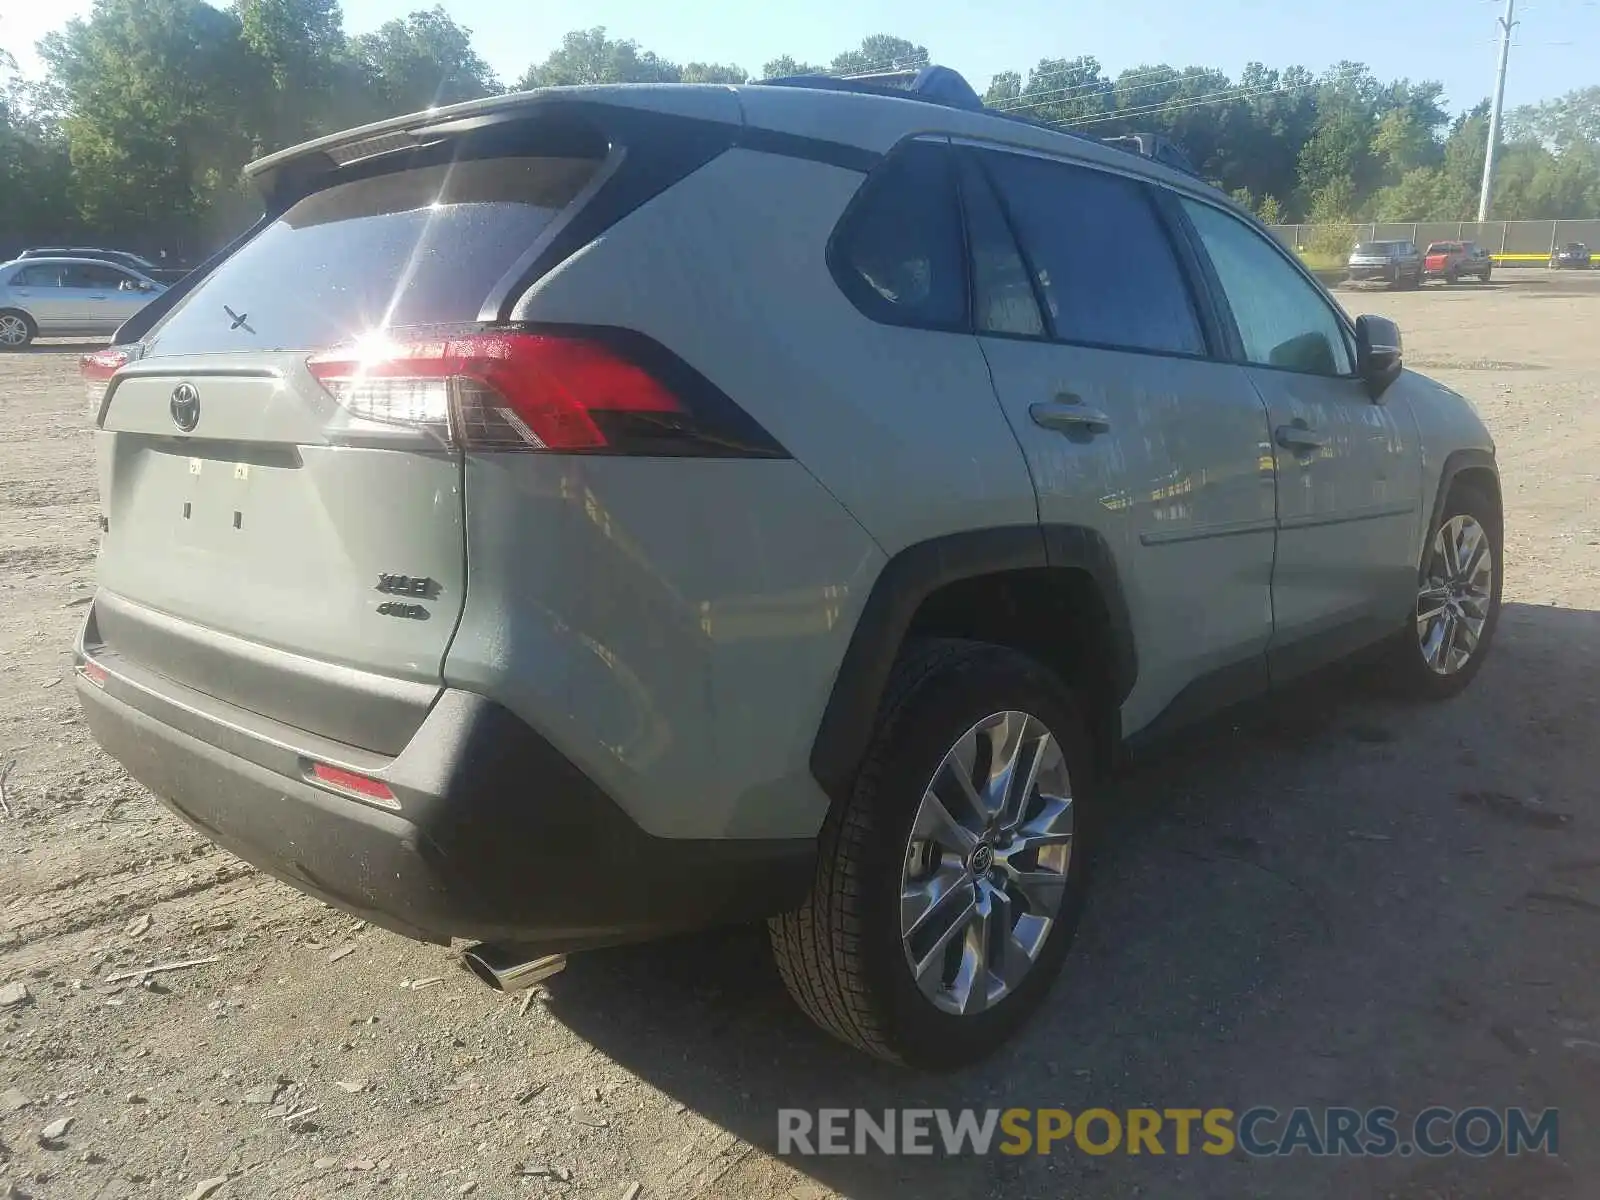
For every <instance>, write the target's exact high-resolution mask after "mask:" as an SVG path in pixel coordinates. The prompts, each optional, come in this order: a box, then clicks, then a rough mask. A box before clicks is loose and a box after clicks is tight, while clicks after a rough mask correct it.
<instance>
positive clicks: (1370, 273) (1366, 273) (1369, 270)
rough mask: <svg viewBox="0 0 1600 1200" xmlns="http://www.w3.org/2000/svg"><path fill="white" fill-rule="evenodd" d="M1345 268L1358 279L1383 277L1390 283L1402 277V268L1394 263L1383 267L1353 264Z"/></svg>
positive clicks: (1351, 275)
mask: <svg viewBox="0 0 1600 1200" xmlns="http://www.w3.org/2000/svg"><path fill="white" fill-rule="evenodd" d="M1345 270H1346V273H1347V274H1348V275H1349V277H1350V278H1351V279H1353V280H1356V281H1363V280H1374V279H1382V280H1386V281H1388V282H1389V283H1394V282H1395V281H1396V280H1398V279H1399V278H1400V268H1399V267H1396V266H1393V265H1389V266H1381V267H1375V266H1352V267H1347V268H1346V269H1345Z"/></svg>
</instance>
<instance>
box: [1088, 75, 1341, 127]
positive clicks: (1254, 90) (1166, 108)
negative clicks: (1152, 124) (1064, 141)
mask: <svg viewBox="0 0 1600 1200" xmlns="http://www.w3.org/2000/svg"><path fill="white" fill-rule="evenodd" d="M1315 86H1316V84H1311V83H1302V84H1292V85H1290V86H1288V87H1285V86H1283V85H1282V84H1272V85H1270V86H1262V87H1246V88H1231V89H1228V90H1226V91H1219V92H1213V93H1211V94H1210V95H1207V96H1196V97H1194V98H1193V99H1191V100H1186V101H1184V102H1183V103H1182V104H1147V105H1145V106H1144V107H1142V108H1124V109H1118V110H1117V111H1116V112H1110V113H1105V114H1103V115H1101V116H1096V117H1079V118H1077V119H1075V120H1071V121H1062V122H1058V123H1057V127H1058V128H1061V129H1076V128H1079V127H1080V126H1084V125H1103V124H1104V123H1105V122H1107V121H1120V120H1123V119H1125V118H1129V117H1143V116H1149V115H1151V114H1153V113H1169V112H1180V111H1182V110H1183V109H1186V108H1199V107H1201V106H1202V105H1206V104H1223V103H1226V102H1228V101H1231V100H1248V99H1250V98H1252V97H1254V96H1264V95H1267V94H1268V93H1278V94H1281V95H1289V94H1290V93H1293V92H1297V91H1302V90H1304V89H1306V88H1310V87H1315Z"/></svg>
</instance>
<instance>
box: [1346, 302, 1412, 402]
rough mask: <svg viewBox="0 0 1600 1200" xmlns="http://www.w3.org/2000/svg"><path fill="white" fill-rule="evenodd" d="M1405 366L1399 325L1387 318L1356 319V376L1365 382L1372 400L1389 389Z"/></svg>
mask: <svg viewBox="0 0 1600 1200" xmlns="http://www.w3.org/2000/svg"><path fill="white" fill-rule="evenodd" d="M1404 367H1405V355H1404V354H1403V353H1402V351H1401V345H1400V326H1398V325H1396V324H1395V323H1394V322H1393V321H1391V320H1389V318H1388V317H1357V318H1356V374H1358V375H1360V376H1361V378H1362V379H1364V380H1366V383H1367V392H1368V393H1369V394H1370V395H1371V396H1372V398H1373V399H1374V400H1376V399H1378V398H1379V397H1380V396H1382V395H1383V393H1384V392H1385V391H1386V390H1388V387H1389V385H1390V384H1391V383H1393V382H1394V381H1395V380H1396V379H1399V378H1400V372H1401V371H1402V370H1403V369H1404Z"/></svg>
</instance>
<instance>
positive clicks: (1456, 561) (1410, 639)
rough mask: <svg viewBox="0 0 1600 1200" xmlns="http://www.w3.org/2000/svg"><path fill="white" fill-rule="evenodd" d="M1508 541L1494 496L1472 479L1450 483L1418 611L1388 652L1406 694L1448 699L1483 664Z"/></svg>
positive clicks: (1392, 676) (1422, 574)
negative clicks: (1492, 498) (1459, 482)
mask: <svg viewBox="0 0 1600 1200" xmlns="http://www.w3.org/2000/svg"><path fill="white" fill-rule="evenodd" d="M1503 539H1504V527H1503V521H1502V517H1501V513H1500V510H1499V507H1498V506H1497V505H1496V504H1495V503H1494V502H1493V500H1491V499H1490V498H1489V497H1488V496H1486V495H1484V494H1483V493H1482V492H1481V491H1479V490H1478V489H1476V488H1474V487H1471V486H1470V485H1466V484H1458V485H1456V486H1455V487H1454V488H1452V489H1451V492H1450V495H1449V497H1448V498H1447V499H1446V500H1445V503H1444V511H1443V512H1442V513H1441V514H1440V517H1439V524H1438V525H1437V526H1435V528H1434V529H1433V531H1432V532H1431V533H1430V534H1429V537H1428V543H1427V545H1426V546H1425V547H1424V548H1423V553H1422V563H1421V564H1420V566H1419V568H1418V576H1417V579H1418V582H1417V606H1416V609H1415V611H1414V613H1413V615H1412V616H1411V617H1410V618H1408V619H1407V621H1406V624H1405V627H1404V628H1402V629H1401V630H1400V631H1399V632H1398V633H1397V634H1396V635H1395V636H1394V638H1393V639H1392V640H1391V642H1390V644H1389V646H1388V648H1387V652H1386V657H1385V661H1386V665H1387V671H1386V676H1387V678H1388V680H1389V682H1390V683H1391V684H1393V685H1394V688H1395V690H1397V691H1398V692H1400V693H1401V694H1402V695H1406V696H1410V697H1413V698H1416V699H1423V700H1443V699H1446V698H1448V697H1450V696H1454V695H1455V694H1456V693H1458V692H1460V691H1461V690H1462V689H1464V688H1465V687H1466V686H1467V685H1468V684H1469V683H1471V682H1472V680H1473V679H1474V678H1475V677H1476V676H1477V674H1478V671H1479V670H1480V669H1482V667H1483V661H1484V659H1485V658H1487V657H1488V654H1489V648H1490V645H1491V644H1492V642H1493V641H1494V633H1495V628H1496V627H1497V626H1498V625H1499V623H1500V585H1501V580H1502V578H1503V576H1504V574H1505V569H1504V560H1503V558H1502V546H1503ZM1485 566H1486V569H1485Z"/></svg>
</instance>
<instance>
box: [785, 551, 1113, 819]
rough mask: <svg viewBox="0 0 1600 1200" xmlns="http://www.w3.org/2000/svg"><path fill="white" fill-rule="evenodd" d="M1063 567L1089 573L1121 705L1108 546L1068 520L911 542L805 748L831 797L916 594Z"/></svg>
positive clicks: (848, 766)
mask: <svg viewBox="0 0 1600 1200" xmlns="http://www.w3.org/2000/svg"><path fill="white" fill-rule="evenodd" d="M1042 567H1063V568H1069V569H1077V570H1081V571H1084V572H1085V573H1087V574H1088V575H1089V577H1090V578H1091V580H1092V581H1093V582H1094V585H1095V587H1096V589H1097V591H1098V593H1099V596H1100V599H1101V601H1102V602H1103V603H1104V605H1105V608H1106V614H1107V618H1108V622H1109V627H1110V633H1111V638H1112V642H1113V645H1112V648H1111V649H1112V653H1111V656H1110V663H1111V680H1110V682H1111V685H1112V691H1113V696H1112V699H1113V701H1114V703H1115V705H1116V706H1118V707H1120V706H1121V704H1122V702H1123V700H1125V699H1126V698H1127V696H1128V693H1129V692H1130V691H1132V690H1133V684H1134V681H1135V679H1136V678H1137V675H1138V658H1137V654H1136V651H1135V646H1134V640H1133V624H1132V621H1131V619H1130V617H1129V615H1128V605H1127V600H1126V597H1125V596H1124V595H1123V591H1122V584H1121V580H1120V578H1119V576H1118V574H1117V566H1116V560H1115V558H1114V557H1113V555H1112V553H1111V547H1110V545H1109V544H1107V542H1106V540H1105V538H1104V537H1102V536H1101V535H1100V534H1099V533H1098V532H1097V531H1095V530H1093V529H1089V528H1086V527H1083V526H1077V525H1056V524H1049V525H1043V526H1040V525H1007V526H999V527H995V528H988V529H975V530H966V531H963V532H961V533H955V534H949V535H946V536H944V537H937V538H930V539H929V540H927V541H923V542H917V543H915V544H913V545H911V546H908V547H906V548H905V549H903V550H901V551H900V552H899V553H897V554H895V555H894V556H893V557H892V558H891V559H890V560H889V561H888V562H887V563H886V564H885V565H884V568H883V570H882V571H881V572H879V574H878V578H877V580H876V581H875V582H874V583H873V585H872V590H871V592H870V593H869V594H868V596H867V599H866V603H865V604H864V605H863V606H862V609H861V616H860V618H859V619H858V620H857V622H856V627H855V632H854V633H853V634H852V635H851V637H850V644H849V646H848V647H847V648H846V649H845V654H844V659H843V661H842V662H841V663H840V665H839V672H838V675H837V676H836V677H835V679H834V684H833V691H832V693H831V695H830V696H829V698H828V704H827V707H826V708H825V709H824V710H823V714H822V720H821V722H820V723H819V725H818V728H817V736H816V740H815V741H814V742H813V743H812V747H811V774H812V776H813V777H814V778H815V779H816V781H817V782H818V784H820V785H821V787H822V790H823V791H824V792H826V793H827V795H828V797H829V798H830V799H832V800H834V801H840V800H841V799H842V798H843V797H845V796H847V795H848V794H849V791H850V788H851V787H852V786H853V784H854V782H855V777H856V772H857V771H858V770H859V768H860V765H861V762H862V760H863V759H864V758H865V757H866V752H867V747H868V745H869V743H870V742H871V739H872V731H873V727H874V725H875V723H876V720H877V715H878V706H879V703H880V701H881V700H882V697H883V692H884V688H885V686H886V685H887V683H888V681H889V676H890V673H891V672H892V670H893V668H894V663H895V659H896V658H897V657H898V656H899V653H900V648H901V646H902V644H903V643H904V641H905V637H906V634H907V632H908V631H909V630H910V628H911V624H912V620H913V618H914V617H915V616H916V614H917V610H918V609H919V608H920V607H921V605H922V603H923V601H924V600H926V599H927V598H928V597H929V596H931V595H932V594H933V593H934V592H936V591H938V590H939V589H940V588H943V587H945V586H947V585H948V584H952V583H956V582H959V581H961V580H965V579H975V578H979V577H981V576H984V575H995V574H1000V573H1003V572H1006V571H1017V570H1029V569H1038V568H1042Z"/></svg>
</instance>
